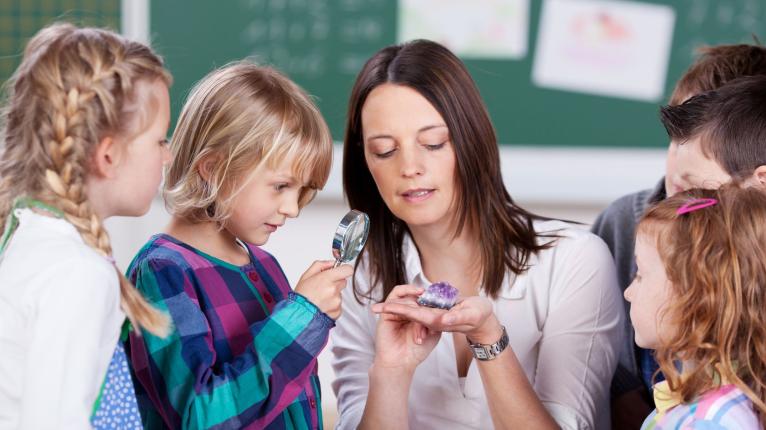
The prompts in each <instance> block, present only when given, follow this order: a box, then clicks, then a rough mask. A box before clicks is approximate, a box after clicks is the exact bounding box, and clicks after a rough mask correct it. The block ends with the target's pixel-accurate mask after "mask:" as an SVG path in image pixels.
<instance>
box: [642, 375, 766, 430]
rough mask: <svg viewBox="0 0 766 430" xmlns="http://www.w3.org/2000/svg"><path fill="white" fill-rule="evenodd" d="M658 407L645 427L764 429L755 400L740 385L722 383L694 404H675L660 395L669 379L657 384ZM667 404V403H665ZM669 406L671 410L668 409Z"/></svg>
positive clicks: (655, 429)
mask: <svg viewBox="0 0 766 430" xmlns="http://www.w3.org/2000/svg"><path fill="white" fill-rule="evenodd" d="M654 390H655V398H657V399H658V401H657V409H655V410H654V411H653V412H652V413H651V414H650V415H649V416H648V417H647V418H646V420H645V421H644V424H643V425H642V426H641V430H669V429H698V430H724V429H737V430H749V429H753V430H759V429H761V428H763V427H762V426H761V424H760V423H759V421H758V416H757V415H756V413H755V409H753V402H752V401H751V400H750V399H749V398H748V397H747V395H745V393H744V392H743V391H742V390H740V389H739V388H737V386H736V385H733V384H728V385H722V386H721V387H720V388H718V389H716V390H711V391H708V392H706V393H705V394H703V395H702V396H700V397H699V398H698V399H697V400H695V401H694V402H692V403H682V404H675V403H673V402H672V401H669V400H668V399H667V396H662V397H665V398H664V399H663V398H662V397H658V394H662V393H667V392H668V388H667V382H660V383H658V384H656V385H655V388H654ZM663 403H664V404H665V405H663ZM665 408H667V409H665Z"/></svg>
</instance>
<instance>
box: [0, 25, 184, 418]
mask: <svg viewBox="0 0 766 430" xmlns="http://www.w3.org/2000/svg"><path fill="white" fill-rule="evenodd" d="M169 84H170V75H169V74H168V72H167V71H166V70H165V69H164V68H163V65H162V61H161V60H160V58H159V57H158V56H157V55H156V54H154V53H153V52H152V51H151V50H150V49H149V48H148V47H146V46H144V45H142V44H139V43H136V42H131V41H128V40H125V39H123V38H122V37H120V36H119V35H117V34H115V33H112V32H109V31H105V30H99V29H94V28H76V27H74V26H72V25H69V24H56V25H53V26H50V27H48V28H45V29H43V30H41V31H40V32H39V33H38V34H37V35H36V36H35V37H34V38H32V40H30V42H29V44H28V45H27V47H26V50H25V52H24V57H23V59H22V62H21V65H20V66H19V68H18V69H17V70H16V72H15V74H14V76H13V77H12V79H11V81H10V82H9V84H8V88H9V92H8V96H7V105H6V110H5V116H4V127H3V145H2V151H1V152H0V222H2V223H3V225H5V230H4V233H3V236H2V239H1V240H0V247H1V248H0V252H1V254H0V351H2V354H0V405H2V408H0V428H3V429H5V428H24V429H37V428H45V429H52V428H86V427H89V426H90V425H93V426H94V427H96V428H101V427H104V428H109V427H112V428H114V427H120V428H135V427H138V426H140V423H139V421H138V415H137V408H136V402H135V394H134V393H133V388H132V384H131V381H130V378H129V374H128V373H127V361H126V357H125V353H124V350H123V349H122V346H121V344H120V343H119V337H120V331H121V327H122V326H123V322H124V321H125V318H126V316H127V318H129V319H130V320H131V321H132V322H133V323H134V325H135V326H137V327H141V328H142V329H143V330H146V331H147V332H151V333H155V334H157V335H162V334H163V332H164V331H165V330H166V327H167V318H166V317H165V316H164V315H163V314H162V313H160V312H158V311H157V310H155V309H154V308H153V307H151V306H150V305H149V304H148V303H147V302H146V301H145V300H144V299H143V298H142V296H141V295H140V294H139V293H138V292H137V291H136V290H135V288H133V287H132V285H131V284H130V282H129V281H127V279H125V277H124V276H122V275H121V274H120V271H119V270H118V269H117V268H116V267H115V265H114V260H113V258H112V248H111V245H110V242H109V235H108V234H107V232H106V230H105V229H104V227H103V220H104V219H106V218H108V217H110V216H113V215H122V216H138V215H142V214H143V213H145V212H146V211H147V210H148V208H149V205H150V203H151V200H152V197H153V196H154V195H155V194H156V191H157V187H158V186H159V183H160V179H161V174H162V165H163V163H164V162H166V161H167V159H168V156H169V153H168V150H167V148H166V143H165V135H166V133H167V127H168V119H169V101H168V85H169ZM110 360H111V362H110ZM105 375H106V377H105ZM97 399H99V401H97Z"/></svg>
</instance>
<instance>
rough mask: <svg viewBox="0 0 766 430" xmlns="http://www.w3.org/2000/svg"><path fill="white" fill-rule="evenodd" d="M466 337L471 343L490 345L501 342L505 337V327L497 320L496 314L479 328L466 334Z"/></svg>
mask: <svg viewBox="0 0 766 430" xmlns="http://www.w3.org/2000/svg"><path fill="white" fill-rule="evenodd" d="M465 336H466V337H467V338H468V341H469V342H471V343H480V344H484V345H490V344H493V343H495V342H497V341H498V340H500V338H501V337H502V336H503V326H502V324H500V321H498V320H497V317H496V316H495V314H492V315H490V316H489V317H487V319H486V320H484V323H483V324H482V325H481V326H480V327H479V328H477V329H476V330H473V331H470V332H466V333H465Z"/></svg>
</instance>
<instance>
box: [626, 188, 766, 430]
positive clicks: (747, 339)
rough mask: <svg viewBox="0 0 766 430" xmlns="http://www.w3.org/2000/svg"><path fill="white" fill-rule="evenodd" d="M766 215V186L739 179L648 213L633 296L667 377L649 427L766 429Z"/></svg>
mask: <svg viewBox="0 0 766 430" xmlns="http://www.w3.org/2000/svg"><path fill="white" fill-rule="evenodd" d="M764 219H766V194H764V193H763V190H762V189H760V187H752V188H745V189H740V188H737V187H736V186H733V185H728V186H725V187H724V188H722V189H720V190H718V191H708V190H693V191H687V192H681V193H678V194H676V195H675V196H673V197H670V198H668V199H666V200H664V201H663V202H661V203H659V204H658V205H657V206H655V207H652V208H650V209H649V210H648V212H647V213H646V215H645V216H644V217H643V218H642V219H641V221H640V223H639V225H638V227H637V229H638V234H637V238H636V261H637V264H638V272H637V273H636V278H635V280H634V281H633V283H632V284H631V285H630V287H628V289H627V290H626V291H625V298H626V299H627V300H628V302H630V304H631V309H630V312H631V320H632V322H633V326H634V328H635V333H636V336H635V341H636V344H638V345H639V346H640V347H642V348H649V349H655V350H656V357H657V361H658V363H659V366H660V370H661V371H662V373H663V374H664V375H665V378H666V381H663V382H660V383H658V384H657V385H655V387H654V397H655V403H656V405H657V408H656V410H655V411H654V412H652V413H651V415H649V417H647V419H646V421H645V422H644V425H643V426H642V429H654V430H662V429H678V428H683V429H743V430H745V429H763V428H766V427H764V424H766V326H765V325H764V323H763V321H764V319H766V307H764V304H766V288H764V286H765V285H766V224H764V222H763V220H764Z"/></svg>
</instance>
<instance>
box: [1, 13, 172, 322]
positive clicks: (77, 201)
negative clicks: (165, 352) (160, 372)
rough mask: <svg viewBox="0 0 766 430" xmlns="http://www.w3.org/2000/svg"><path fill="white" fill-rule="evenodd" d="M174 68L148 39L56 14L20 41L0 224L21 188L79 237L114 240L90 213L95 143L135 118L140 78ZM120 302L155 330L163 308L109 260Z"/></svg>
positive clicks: (101, 245)
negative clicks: (61, 20) (58, 19)
mask: <svg viewBox="0 0 766 430" xmlns="http://www.w3.org/2000/svg"><path fill="white" fill-rule="evenodd" d="M157 79H159V80H161V81H163V82H165V83H166V84H168V85H169V84H170V81H171V78H170V75H169V74H168V72H167V71H166V70H165V69H164V67H163V64H162V60H161V59H160V58H159V57H158V56H157V55H156V54H155V53H153V52H152V51H151V49H149V48H148V47H146V46H144V45H142V44H140V43H137V42H131V41H128V40H126V39H124V38H122V37H121V36H119V35H117V34H115V33H113V32H110V31H106V30H101V29H96V28H77V27H74V26H72V25H70V24H54V25H52V26H50V27H47V28H44V29H42V30H40V31H39V32H38V33H37V34H36V35H35V36H34V37H33V38H32V39H31V40H30V41H29V43H28V44H27V47H26V49H25V51H24V58H23V60H22V62H21V64H20V65H19V67H18V69H17V70H16V72H15V73H14V75H13V77H12V78H11V80H10V81H9V83H8V93H9V94H8V101H7V106H6V109H5V112H4V127H3V141H4V148H3V150H2V153H1V154H0V225H2V222H3V221H4V220H5V218H6V216H7V214H8V212H9V210H10V208H11V204H12V202H13V200H14V199H15V198H16V197H19V196H29V197H33V198H37V199H40V200H42V201H44V202H46V203H48V204H51V205H53V206H55V207H57V208H59V209H61V210H62V211H63V212H64V214H65V217H66V219H67V220H68V221H69V222H70V223H72V225H74V226H75V228H76V229H77V231H78V232H79V233H80V235H81V236H82V238H83V240H84V241H85V243H86V244H88V245H89V246H91V247H92V248H94V249H95V250H96V251H98V252H99V253H100V254H102V255H104V256H111V254H112V247H111V243H110V240H109V235H108V234H107V232H106V230H105V229H104V226H103V224H102V220H101V219H99V218H98V216H96V215H95V214H94V213H93V210H92V209H91V206H90V203H89V202H88V200H87V196H86V194H85V190H84V187H85V182H86V178H87V175H88V173H89V168H90V162H91V161H90V160H91V157H92V153H93V151H94V149H95V147H96V145H97V144H98V143H99V142H100V141H101V140H102V139H103V138H104V137H106V136H110V135H112V136H115V135H121V136H128V135H131V134H130V133H134V132H135V129H136V128H137V125H136V124H135V123H136V122H139V121H138V120H137V119H136V117H138V116H140V114H141V112H140V111H141V109H137V108H136V105H137V104H139V103H142V102H143V101H142V100H137V95H136V94H135V87H136V83H137V82H138V81H139V80H148V81H150V82H151V81H153V80H157ZM115 270H116V271H117V276H118V277H119V279H120V295H121V302H122V308H123V310H124V311H125V313H126V314H127V315H128V318H130V320H131V321H132V322H133V323H134V326H136V327H139V326H140V327H143V328H145V329H147V330H149V331H150V332H152V333H155V334H157V335H160V336H161V335H163V334H164V333H165V332H166V331H167V327H168V319H167V316H166V315H164V314H162V313H160V312H159V311H158V310H156V309H155V308H153V307H152V306H150V305H149V304H148V303H147V302H146V300H145V299H144V298H143V296H142V295H141V293H139V292H138V290H137V289H136V288H134V287H133V285H132V284H131V283H130V281H128V280H127V279H126V278H125V276H124V275H123V274H122V273H121V272H120V270H119V269H118V268H117V267H116V266H115Z"/></svg>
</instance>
